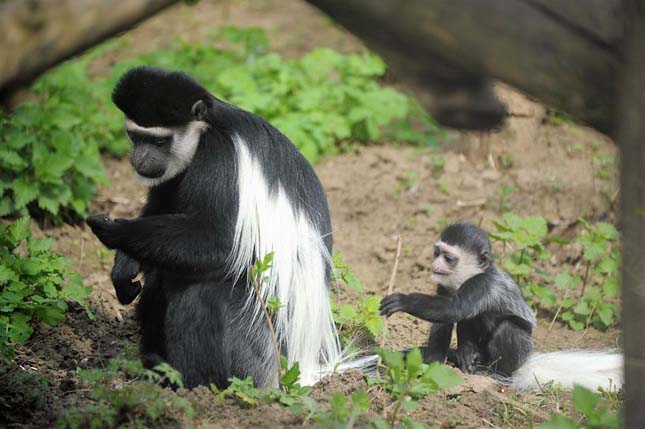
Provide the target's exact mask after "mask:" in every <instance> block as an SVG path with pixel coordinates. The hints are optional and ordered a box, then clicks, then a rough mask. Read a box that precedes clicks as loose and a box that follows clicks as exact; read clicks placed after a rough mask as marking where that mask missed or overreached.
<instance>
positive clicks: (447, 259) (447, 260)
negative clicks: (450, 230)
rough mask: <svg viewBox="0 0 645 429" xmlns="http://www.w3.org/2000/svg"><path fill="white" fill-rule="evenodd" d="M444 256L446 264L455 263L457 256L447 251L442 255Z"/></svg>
mask: <svg viewBox="0 0 645 429" xmlns="http://www.w3.org/2000/svg"><path fill="white" fill-rule="evenodd" d="M444 258H446V262H447V263H448V265H455V264H456V263H457V258H456V257H454V256H451V255H449V254H447V253H446V254H445V255H444Z"/></svg>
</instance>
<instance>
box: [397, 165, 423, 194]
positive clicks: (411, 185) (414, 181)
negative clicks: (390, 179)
mask: <svg viewBox="0 0 645 429" xmlns="http://www.w3.org/2000/svg"><path fill="white" fill-rule="evenodd" d="M397 180H398V181H399V191H402V190H403V191H406V192H410V191H412V190H413V189H415V188H416V187H417V186H418V185H419V173H417V172H416V171H414V170H406V171H404V172H403V174H402V175H401V176H399V177H397Z"/></svg>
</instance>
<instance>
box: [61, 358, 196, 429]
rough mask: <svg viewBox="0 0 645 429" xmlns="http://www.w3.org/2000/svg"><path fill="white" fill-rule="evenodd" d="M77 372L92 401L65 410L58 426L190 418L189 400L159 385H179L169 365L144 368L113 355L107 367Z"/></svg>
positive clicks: (175, 422) (152, 423)
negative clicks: (149, 368) (152, 368)
mask: <svg viewBox="0 0 645 429" xmlns="http://www.w3.org/2000/svg"><path fill="white" fill-rule="evenodd" d="M78 376H79V379H80V380H81V383H83V384H86V385H88V386H90V390H89V396H90V398H91V399H92V400H93V401H94V403H92V404H90V405H86V406H82V407H78V408H72V409H70V410H68V411H66V412H65V414H64V415H63V416H62V417H61V418H60V419H59V421H58V423H57V426H58V427H59V428H61V429H62V428H65V429H67V428H70V429H74V428H86V427H90V428H141V429H143V428H149V427H161V426H164V427H168V426H179V423H180V422H181V421H182V420H183V419H192V418H193V415H194V410H193V407H192V405H191V404H190V402H189V401H188V400H186V399H185V398H181V397H179V396H177V395H175V394H172V393H170V392H168V391H166V390H165V389H164V388H163V387H162V386H161V383H163V382H165V381H170V382H173V383H175V384H179V385H181V376H179V375H178V373H177V372H176V371H175V370H174V369H172V368H171V367H170V366H168V365H166V366H165V367H163V366H157V367H155V369H154V370H147V369H144V368H143V366H142V364H141V361H139V360H136V361H130V360H123V359H113V360H111V361H110V363H109V364H108V368H107V369H92V370H79V372H78Z"/></svg>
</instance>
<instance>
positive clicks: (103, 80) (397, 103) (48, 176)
mask: <svg viewBox="0 0 645 429" xmlns="http://www.w3.org/2000/svg"><path fill="white" fill-rule="evenodd" d="M215 42H216V43H217V44H219V45H220V46H222V45H223V46H224V47H218V46H217V45H216V44H215V43H213V42H212V41H209V42H206V43H194V42H185V41H178V42H177V43H176V44H175V45H174V46H173V47H172V48H171V49H163V50H158V51H155V52H151V53H148V54H144V55H140V56H137V57H135V58H132V59H129V60H126V61H122V62H119V63H117V64H115V65H114V66H113V67H112V70H111V73H110V75H109V76H108V77H95V78H90V77H89V76H88V73H87V67H88V64H90V62H91V61H92V60H93V59H94V58H96V57H98V56H100V55H103V54H105V52H107V51H109V50H110V49H112V48H114V47H115V46H118V44H119V43H120V42H119V39H116V41H111V42H108V43H106V44H104V45H101V46H99V47H98V48H95V49H93V50H91V51H90V52H89V53H88V54H86V55H84V56H82V57H80V58H79V59H76V60H73V61H69V62H67V63H64V64H63V65H61V66H59V67H57V68H55V69H53V70H52V71H50V72H49V73H47V74H45V75H44V76H43V77H42V78H40V79H39V80H38V81H37V82H36V83H35V84H34V86H33V89H34V92H35V93H36V95H37V96H38V98H39V100H40V101H39V102H38V103H33V102H27V103H24V104H22V105H20V106H19V107H18V108H17V109H15V110H14V111H13V112H12V113H11V114H7V113H0V146H1V147H2V149H0V171H1V172H2V173H0V197H1V199H0V216H6V215H9V214H14V213H18V214H27V213H28V212H29V213H32V214H33V215H37V216H39V217H41V216H44V217H47V218H50V219H53V220H68V219H74V218H78V217H83V216H85V215H86V214H87V209H88V205H89V201H90V199H91V197H92V196H93V195H94V194H95V193H96V187H97V185H98V184H105V183H107V179H106V176H105V173H104V171H103V165H102V162H101V159H100V156H99V153H100V151H105V152H108V153H110V154H113V155H117V156H121V155H123V154H124V153H125V152H126V151H127V150H128V147H129V145H128V143H127V140H126V139H125V136H124V133H123V131H122V127H123V123H122V121H123V119H122V114H121V113H120V112H119V111H118V110H117V109H116V107H114V106H112V105H111V103H110V91H111V90H112V88H113V87H114V85H115V83H116V81H117V80H118V79H119V77H120V76H121V75H122V74H123V72H124V71H125V70H127V69H129V68H130V67H132V66H135V65H142V64H146V65H151V66H159V67H165V68H170V69H180V70H183V71H186V72H187V73H189V74H191V75H193V76H194V77H195V78H196V79H197V80H198V81H200V82H201V83H202V84H203V85H204V86H205V87H206V88H207V89H208V90H209V91H211V92H212V93H213V94H215V95H217V96H218V97H220V98H222V99H225V100H227V101H229V102H231V103H233V104H236V105H239V106H240V107H242V108H244V109H247V110H250V111H253V112H254V113H256V114H258V115H260V116H262V117H263V118H265V119H267V120H268V121H269V122H271V123H272V124H273V125H275V126H276V127H277V128H278V129H280V130H281V131H282V132H283V133H284V134H286V135H287V136H289V138H290V139H291V140H292V141H293V142H294V143H295V144H296V146H298V148H299V149H300V150H301V151H302V153H303V154H304V155H305V156H306V157H307V158H308V159H309V160H310V161H311V162H315V161H317V160H318V159H319V158H320V157H321V156H323V155H326V154H333V153H336V152H337V151H338V150H339V148H340V147H341V146H343V142H348V141H358V142H362V143H366V142H368V141H374V140H378V139H387V140H392V139H394V140H397V141H410V142H413V143H417V144H424V145H426V144H432V143H434V142H435V140H434V139H435V137H436V135H437V134H438V129H437V127H436V125H435V124H434V122H433V121H432V119H431V118H430V117H429V116H428V115H427V113H426V112H425V111H424V110H423V109H422V108H421V106H420V105H419V104H418V103H416V102H414V101H412V100H411V99H409V98H408V97H406V96H405V95H403V94H402V93H400V92H398V91H396V90H395V89H393V88H389V87H384V86H382V85H381V84H380V83H379V82H378V79H379V78H380V77H381V76H383V75H384V74H385V64H384V63H383V61H382V60H381V59H380V58H379V57H377V56H375V55H372V54H369V53H363V54H358V55H356V54H355V55H342V54H339V53H337V52H334V51H332V50H330V49H317V50H314V51H312V52H310V53H308V54H306V55H305V56H303V57H302V58H299V59H294V60H285V59H283V58H281V57H280V56H279V55H277V54H274V53H267V49H268V43H267V38H266V35H265V34H264V32H263V31H261V30H258V29H239V28H234V27H228V28H224V29H223V30H222V31H221V32H220V33H219V35H218V36H217V38H216V40H215ZM412 123H414V124H415V125H414V126H413V125H412Z"/></svg>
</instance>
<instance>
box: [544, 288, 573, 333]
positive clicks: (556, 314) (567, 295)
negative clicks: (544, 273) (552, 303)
mask: <svg viewBox="0 0 645 429" xmlns="http://www.w3.org/2000/svg"><path fill="white" fill-rule="evenodd" d="M568 297H569V289H567V291H566V292H565V293H564V298H562V301H560V306H559V307H558V311H556V312H555V316H553V319H552V320H551V323H550V324H549V329H548V331H549V332H550V331H551V328H553V324H554V323H555V319H557V318H558V316H559V315H560V311H562V306H563V305H564V301H565V300H566V299H567V298H568Z"/></svg>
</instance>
